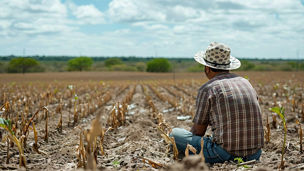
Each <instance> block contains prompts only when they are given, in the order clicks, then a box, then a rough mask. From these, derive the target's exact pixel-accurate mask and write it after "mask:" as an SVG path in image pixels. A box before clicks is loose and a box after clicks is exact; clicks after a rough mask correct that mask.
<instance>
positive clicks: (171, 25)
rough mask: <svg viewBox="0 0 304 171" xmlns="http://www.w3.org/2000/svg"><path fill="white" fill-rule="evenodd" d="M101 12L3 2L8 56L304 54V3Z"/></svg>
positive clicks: (137, 6)
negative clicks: (212, 46)
mask: <svg viewBox="0 0 304 171" xmlns="http://www.w3.org/2000/svg"><path fill="white" fill-rule="evenodd" d="M82 2H84V1H82ZM97 4H98V3H96V1H90V2H87V4H85V5H78V4H77V3H76V1H72V0H68V1H66V2H65V3H63V1H61V0H1V1H0V11H1V12H0V38H1V40H2V42H0V48H1V52H0V53H3V52H6V51H7V52H14V50H15V51H17V50H18V49H19V51H20V49H23V47H27V49H31V50H27V51H28V52H29V53H33V54H36V53H40V54H46V55H48V54H50V55H52V54H57V55H60V54H65V55H69V54H70V55H78V54H79V53H82V54H83V55H93V56H100V55H126V56H129V55H139V56H141V55H142V56H153V55H155V54H157V55H158V56H181V57H187V56H188V57H191V56H193V54H195V53H196V52H197V51H199V50H203V49H204V48H205V47H207V46H208V44H209V43H210V42H211V41H219V42H223V43H226V44H228V45H229V46H230V47H231V48H232V54H233V55H235V56H241V57H247V56H253V57H255V56H259V57H278V56H285V57H288V56H294V55H295V51H296V49H300V54H304V47H303V46H301V44H304V37H303V36H301V35H303V34H304V27H303V25H304V23H303V19H302V18H304V13H303V11H304V1H303V0H301V1H300V0H299V1H294V0H293V1H286V0H273V1H267V0H255V1H244V0H212V1H210V0H186V1H185V0H140V1H139V0H112V1H111V2H110V3H109V4H108V8H107V9H106V10H105V11H102V10H101V8H99V6H97ZM101 24H102V25H101ZM84 26H85V27H84ZM91 26H92V27H91ZM104 26H105V27H104ZM87 28H90V29H89V30H86V29H87ZM91 28H92V29H91ZM96 30H97V31H96ZM6 49H7V50H6ZM11 49H12V50H11ZM6 54H7V53H6ZM0 55H1V54H0Z"/></svg>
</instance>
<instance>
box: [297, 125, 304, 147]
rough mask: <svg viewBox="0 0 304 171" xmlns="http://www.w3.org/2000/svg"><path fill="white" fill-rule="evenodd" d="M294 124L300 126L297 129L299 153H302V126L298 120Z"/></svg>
mask: <svg viewBox="0 0 304 171" xmlns="http://www.w3.org/2000/svg"><path fill="white" fill-rule="evenodd" d="M296 124H298V125H299V126H300V128H299V139H300V152H301V153H302V152H303V131H302V126H301V123H300V122H299V120H297V121H296Z"/></svg>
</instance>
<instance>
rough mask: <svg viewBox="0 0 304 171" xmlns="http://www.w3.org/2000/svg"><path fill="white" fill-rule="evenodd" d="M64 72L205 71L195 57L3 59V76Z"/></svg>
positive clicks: (263, 64) (301, 67) (265, 64)
mask: <svg viewBox="0 0 304 171" xmlns="http://www.w3.org/2000/svg"><path fill="white" fill-rule="evenodd" d="M241 63H242V65H241V67H240V68H239V69H238V70H240V71H304V61H303V60H274V59H271V60H265V59H262V60H257V59H241ZM64 71H137V72H202V71H204V66H203V65H200V64H198V63H196V62H195V61H194V60H193V59H192V58H139V57H108V58H106V57H102V58H99V57H85V56H83V57H76V58H71V57H62V58H61V57H52V56H50V57H44V56H32V57H15V56H8V57H0V73H4V72H8V73H27V72H64Z"/></svg>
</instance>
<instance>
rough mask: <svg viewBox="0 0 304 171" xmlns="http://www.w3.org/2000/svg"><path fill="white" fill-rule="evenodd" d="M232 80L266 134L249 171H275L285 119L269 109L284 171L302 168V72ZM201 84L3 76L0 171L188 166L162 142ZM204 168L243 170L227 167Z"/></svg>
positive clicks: (126, 77)
mask: <svg viewBox="0 0 304 171" xmlns="http://www.w3.org/2000/svg"><path fill="white" fill-rule="evenodd" d="M237 74H239V75H241V76H244V77H246V78H247V79H249V80H250V82H251V83H252V84H253V86H254V88H255V89H256V91H257V92H258V94H259V101H260V105H261V108H262V114H263V125H264V128H265V135H266V136H265V142H266V143H265V146H264V148H263V153H262V156H261V160H260V161H259V162H255V163H252V164H248V165H247V166H248V167H249V168H253V169H256V168H265V167H266V168H269V169H270V170H273V169H279V166H280V165H281V156H282V146H283V140H284V127H283V120H282V119H281V118H280V117H279V115H277V114H275V113H273V112H271V111H270V110H269V108H272V107H276V106H280V107H283V108H284V109H285V119H286V126H287V127H286V132H287V134H286V147H285V148H283V149H284V150H283V151H285V155H284V158H283V159H284V167H285V168H286V169H304V164H303V163H304V154H303V153H302V152H301V148H302V144H303V142H301V143H302V144H301V143H300V141H302V139H301V138H300V137H301V136H303V135H301V136H300V132H301V130H302V129H303V128H301V125H302V127H303V123H304V99H303V98H304V85H303V83H304V73H303V72H238V73H237ZM206 81H207V78H206V77H205V76H204V74H203V73H175V75H174V74H173V73H169V74H157V73H155V74H151V73H134V72H82V73H77V72H76V73H75V72H71V73H38V74H24V75H23V74H0V107H1V108H0V117H1V118H5V119H7V120H10V121H11V123H7V122H6V120H3V119H1V120H0V126H1V127H3V128H0V139H1V142H0V169H2V170H6V169H8V170H13V169H18V168H19V167H24V166H26V168H27V169H29V170H32V169H50V170H74V169H77V168H97V169H110V170H111V169H124V170H154V169H161V168H162V169H167V170H170V169H171V170H173V166H172V164H174V166H179V167H189V166H186V164H185V163H187V162H184V163H180V159H176V154H174V152H175V151H174V150H173V151H169V150H168V149H169V148H168V147H169V144H171V143H172V141H173V140H172V139H168V138H167V137H166V135H167V134H168V133H169V132H170V129H171V128H173V127H181V128H185V129H190V127H191V126H192V117H193V114H194V112H195V99H196V93H197V92H196V91H197V89H198V88H199V87H200V86H201V85H202V84H203V83H204V82H206ZM181 118H182V119H181ZM297 121H299V122H298V123H297ZM207 134H210V130H208V131H207ZM267 135H269V136H267ZM18 147H19V148H18ZM188 159H189V158H188ZM94 161H96V162H94ZM193 163H194V166H193V167H196V168H194V169H198V168H199V167H201V165H200V164H198V163H195V162H193ZM205 168H209V169H210V170H237V169H239V170H242V169H244V168H243V166H239V167H238V166H237V165H236V164H235V163H232V162H226V163H224V164H215V165H213V166H210V165H208V167H206V166H205ZM175 169H176V168H175ZM184 169H185V168H184ZM181 170H182V169H181Z"/></svg>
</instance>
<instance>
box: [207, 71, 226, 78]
mask: <svg viewBox="0 0 304 171" xmlns="http://www.w3.org/2000/svg"><path fill="white" fill-rule="evenodd" d="M226 73H229V71H226V72H212V73H211V74H210V77H209V80H211V79H212V78H214V77H216V76H217V75H221V74H226Z"/></svg>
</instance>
